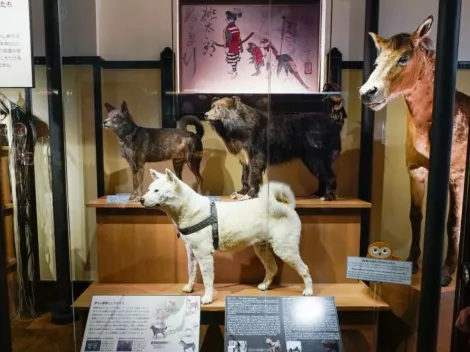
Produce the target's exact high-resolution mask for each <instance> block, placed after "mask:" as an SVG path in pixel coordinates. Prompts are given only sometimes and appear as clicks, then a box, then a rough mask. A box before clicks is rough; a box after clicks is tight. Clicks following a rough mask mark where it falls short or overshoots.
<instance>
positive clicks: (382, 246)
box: [367, 242, 402, 261]
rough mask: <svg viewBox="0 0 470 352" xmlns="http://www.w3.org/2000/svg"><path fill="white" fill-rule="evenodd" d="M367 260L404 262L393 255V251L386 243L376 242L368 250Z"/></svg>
mask: <svg viewBox="0 0 470 352" xmlns="http://www.w3.org/2000/svg"><path fill="white" fill-rule="evenodd" d="M367 258H375V259H386V260H400V261H401V260H402V259H401V258H399V257H396V256H394V255H393V253H392V249H391V248H390V246H389V245H388V244H387V243H385V242H374V243H372V244H371V245H370V246H369V248H368V249H367Z"/></svg>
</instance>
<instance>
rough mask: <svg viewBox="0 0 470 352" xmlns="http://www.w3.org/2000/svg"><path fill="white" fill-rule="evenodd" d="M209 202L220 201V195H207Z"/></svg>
mask: <svg viewBox="0 0 470 352" xmlns="http://www.w3.org/2000/svg"><path fill="white" fill-rule="evenodd" d="M207 198H209V200H210V201H211V202H220V201H221V200H222V197H221V196H207Z"/></svg>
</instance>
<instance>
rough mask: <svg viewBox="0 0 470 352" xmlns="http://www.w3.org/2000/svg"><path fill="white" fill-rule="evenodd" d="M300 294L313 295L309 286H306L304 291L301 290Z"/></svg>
mask: <svg viewBox="0 0 470 352" xmlns="http://www.w3.org/2000/svg"><path fill="white" fill-rule="evenodd" d="M302 296H313V289H312V288H311V287H310V288H306V289H305V290H304V292H302Z"/></svg>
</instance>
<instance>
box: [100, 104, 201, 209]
mask: <svg viewBox="0 0 470 352" xmlns="http://www.w3.org/2000/svg"><path fill="white" fill-rule="evenodd" d="M105 107H106V110H107V111H108V117H107V118H106V120H104V121H103V127H105V128H107V129H110V130H112V131H113V132H114V133H115V134H116V136H117V137H118V139H119V146H120V148H121V155H122V157H123V158H124V159H126V161H127V163H128V164H129V166H130V168H131V170H132V176H133V190H132V194H131V197H130V200H131V201H138V200H139V199H140V196H141V195H142V182H143V175H144V165H145V163H150V162H159V161H165V160H170V159H171V160H172V161H173V167H174V169H175V173H176V176H178V178H179V179H180V180H182V172H183V166H184V164H187V165H188V167H189V169H190V170H191V172H192V173H193V174H194V176H196V180H197V186H198V190H199V191H200V189H201V187H202V181H203V180H202V176H201V174H200V172H199V168H200V165H201V160H202V137H203V135H204V127H203V126H202V123H201V121H199V119H198V118H197V117H195V116H185V117H183V118H182V119H181V120H179V121H178V128H147V127H141V126H138V125H137V124H136V123H135V122H134V121H133V119H132V116H131V114H130V112H129V109H128V107H127V104H126V102H125V101H124V102H122V105H121V108H120V109H117V108H115V107H114V106H112V105H110V104H108V103H105ZM188 125H193V126H194V127H195V128H196V133H192V132H190V131H187V130H186V127H187V126H188Z"/></svg>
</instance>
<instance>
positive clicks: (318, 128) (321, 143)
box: [205, 95, 346, 200]
mask: <svg viewBox="0 0 470 352" xmlns="http://www.w3.org/2000/svg"><path fill="white" fill-rule="evenodd" d="M327 97H329V96H327ZM331 97H332V98H333V97H335V95H331ZM341 102H342V101H341ZM334 103H335V102H334V101H333V105H334V108H335V109H336V110H334V113H332V116H330V115H329V114H328V113H320V112H319V113H295V114H286V113H282V114H275V113H274V114H270V115H269V116H268V115H267V114H266V113H265V112H263V111H261V110H258V109H255V108H252V107H250V106H248V105H245V104H243V103H242V102H241V101H240V98H239V97H232V98H228V97H225V98H222V99H219V98H214V99H213V101H212V106H211V110H210V111H208V112H207V113H206V114H205V118H206V120H208V121H209V122H210V123H211V126H212V128H213V129H214V130H215V131H216V132H217V134H218V135H219V136H220V137H221V138H222V139H223V141H224V142H225V145H226V147H227V149H228V151H229V152H230V153H231V154H233V155H237V156H238V157H239V160H240V163H241V164H242V166H243V175H242V184H243V187H242V189H241V190H240V191H238V192H237V193H235V194H234V195H233V197H234V198H239V199H248V198H252V197H255V196H256V195H257V194H258V191H259V187H260V184H261V183H262V175H263V172H264V171H265V170H266V167H267V165H269V164H270V165H276V164H283V163H286V162H289V161H291V160H293V159H297V158H300V159H301V160H302V162H303V163H304V164H305V166H307V168H308V169H309V170H310V172H311V173H312V174H313V175H314V176H315V177H317V178H318V181H319V188H318V190H317V191H316V192H315V193H314V195H315V196H318V197H321V198H324V199H326V200H334V199H336V175H335V173H334V171H333V168H332V163H333V161H334V160H335V159H336V158H337V156H338V155H339V153H340V152H341V138H340V133H341V129H342V126H343V120H344V118H346V114H345V112H344V108H343V106H342V104H341V107H340V108H336V105H335V104H334ZM333 115H334V116H333ZM337 116H342V117H341V118H338V119H337V118H336V117H337Z"/></svg>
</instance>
